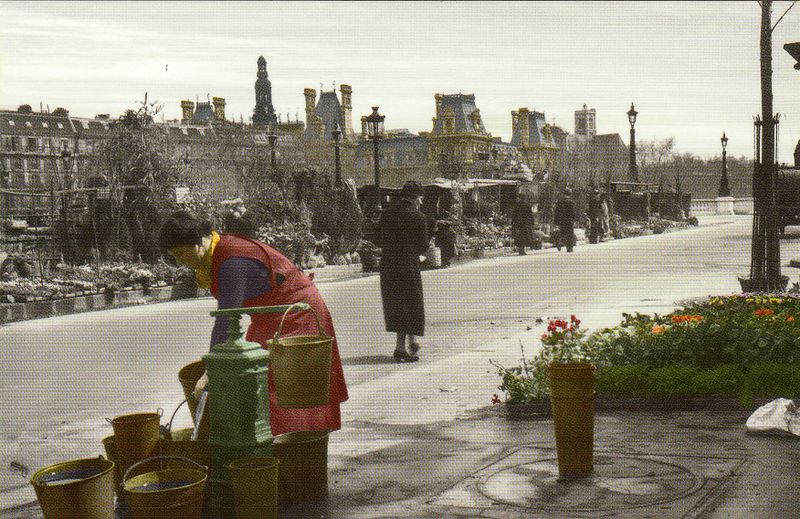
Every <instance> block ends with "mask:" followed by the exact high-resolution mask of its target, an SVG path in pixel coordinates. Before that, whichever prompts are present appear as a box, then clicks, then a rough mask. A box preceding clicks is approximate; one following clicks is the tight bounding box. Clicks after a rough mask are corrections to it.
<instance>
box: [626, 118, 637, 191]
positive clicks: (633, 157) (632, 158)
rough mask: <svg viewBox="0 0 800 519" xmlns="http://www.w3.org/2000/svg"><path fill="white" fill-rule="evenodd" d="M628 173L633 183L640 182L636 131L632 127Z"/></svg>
mask: <svg viewBox="0 0 800 519" xmlns="http://www.w3.org/2000/svg"><path fill="white" fill-rule="evenodd" d="M628 173H629V175H630V177H631V180H632V181H633V182H639V168H638V167H637V166H636V130H634V129H633V126H631V145H630V161H629V164H628Z"/></svg>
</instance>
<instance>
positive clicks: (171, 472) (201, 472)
mask: <svg viewBox="0 0 800 519" xmlns="http://www.w3.org/2000/svg"><path fill="white" fill-rule="evenodd" d="M156 459H160V460H165V459H169V460H178V461H181V462H185V463H189V464H191V465H193V466H194V467H193V468H165V469H161V470H156V471H153V472H146V473H144V474H140V475H138V476H135V477H132V478H130V479H128V476H129V475H130V471H131V469H134V468H135V467H136V466H137V465H138V463H137V464H134V465H132V466H131V467H130V468H129V469H128V471H126V472H125V475H124V476H123V478H122V485H123V488H124V490H125V498H126V500H127V502H128V506H129V507H130V510H131V514H132V515H133V519H172V518H175V519H178V518H180V519H199V518H200V514H201V513H202V511H203V501H204V494H205V486H206V480H207V479H208V474H207V471H208V469H207V467H205V466H203V465H200V464H199V463H195V462H194V461H192V460H190V459H187V458H181V457H179V456H155V457H153V458H149V459H146V460H143V461H140V462H139V463H145V462H151V461H153V460H156ZM172 466H174V465H172Z"/></svg>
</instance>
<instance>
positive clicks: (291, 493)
mask: <svg viewBox="0 0 800 519" xmlns="http://www.w3.org/2000/svg"><path fill="white" fill-rule="evenodd" d="M272 455H273V456H275V457H276V458H278V460H279V461H280V465H279V470H278V473H279V474H278V496H279V497H280V498H281V499H285V500H287V501H305V500H308V499H320V498H322V497H325V496H326V495H327V494H328V432H327V431H303V432H294V433H287V434H281V435H280V436H276V437H275V440H274V441H273V443H272Z"/></svg>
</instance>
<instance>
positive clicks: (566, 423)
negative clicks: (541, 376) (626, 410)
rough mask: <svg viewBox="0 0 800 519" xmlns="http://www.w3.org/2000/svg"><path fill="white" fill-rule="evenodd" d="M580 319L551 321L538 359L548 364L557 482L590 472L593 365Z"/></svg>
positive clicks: (592, 436) (592, 427) (592, 437)
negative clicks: (584, 340)
mask: <svg viewBox="0 0 800 519" xmlns="http://www.w3.org/2000/svg"><path fill="white" fill-rule="evenodd" d="M580 323H581V322H580V320H579V319H578V318H577V317H575V316H574V315H573V316H571V317H570V320H569V321H565V320H551V321H550V322H549V323H548V326H547V331H546V332H545V333H544V334H542V337H541V339H542V344H543V345H544V348H543V349H542V352H541V353H540V355H539V357H540V359H541V360H542V361H544V362H545V363H546V364H547V371H548V381H549V388H550V405H551V408H552V411H553V425H554V427H555V436H556V450H557V452H558V472H559V479H560V480H568V479H573V478H576V477H581V476H585V475H588V474H590V473H591V472H592V470H593V463H592V458H593V444H594V378H595V366H594V364H593V363H592V362H590V360H591V359H590V357H589V355H588V353H587V351H586V349H585V348H583V347H582V346H583V345H582V340H583V337H584V335H585V332H584V330H582V329H581V328H580Z"/></svg>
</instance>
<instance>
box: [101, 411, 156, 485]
mask: <svg viewBox="0 0 800 519" xmlns="http://www.w3.org/2000/svg"><path fill="white" fill-rule="evenodd" d="M162 413H163V410H162V409H159V410H158V412H156V413H136V414H126V415H122V416H117V417H116V418H114V419H113V420H108V419H107V418H106V420H107V421H108V422H110V423H111V425H112V426H113V427H114V441H115V443H116V446H117V457H118V459H119V465H120V472H121V473H123V474H124V473H125V471H127V470H128V467H130V466H131V465H133V464H134V463H136V462H137V461H140V460H143V459H145V458H151V457H153V456H156V455H158V440H159V423H160V420H161V414H162Z"/></svg>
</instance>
